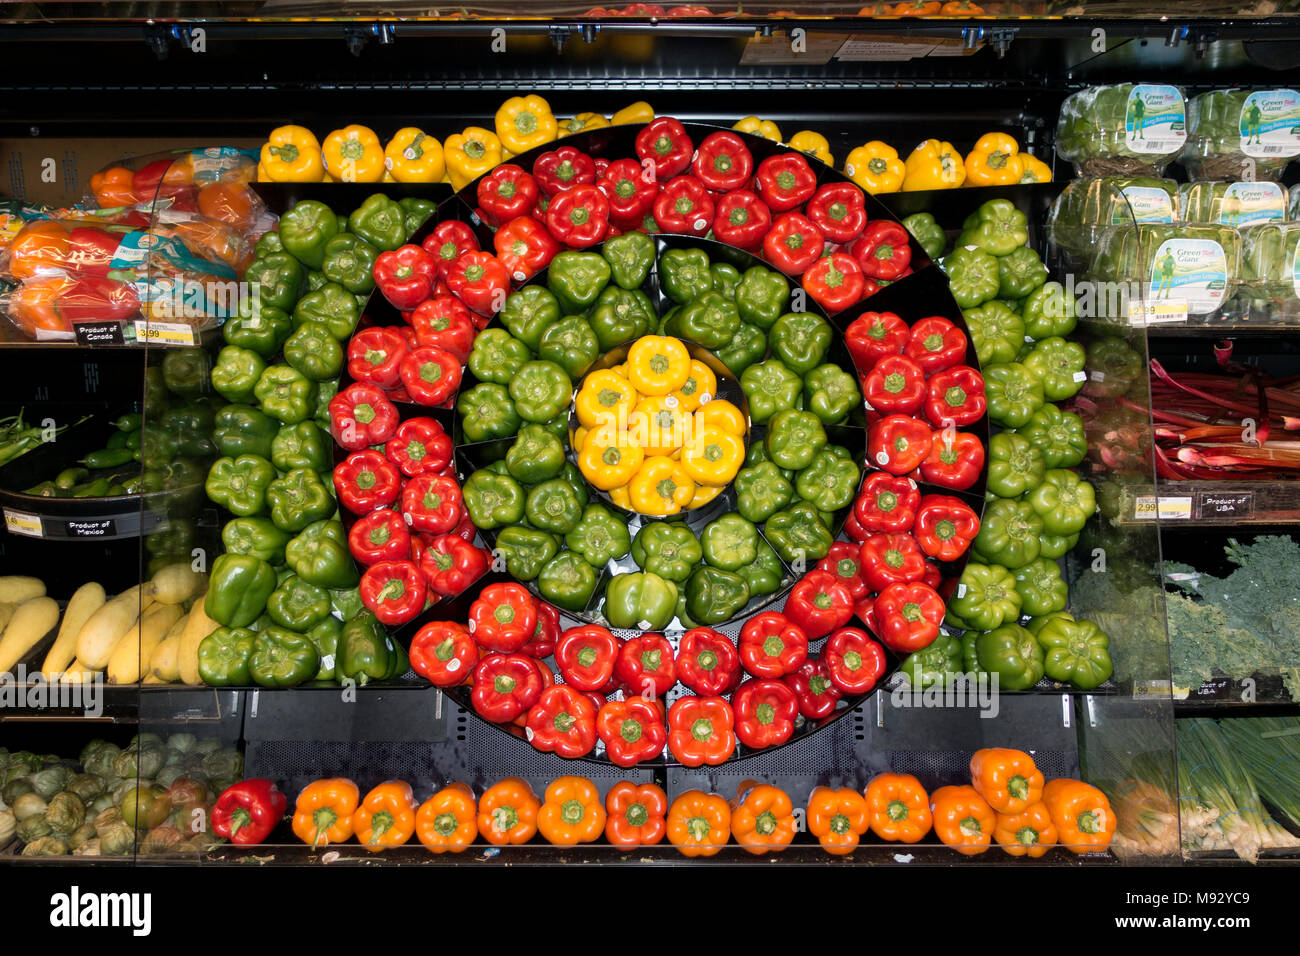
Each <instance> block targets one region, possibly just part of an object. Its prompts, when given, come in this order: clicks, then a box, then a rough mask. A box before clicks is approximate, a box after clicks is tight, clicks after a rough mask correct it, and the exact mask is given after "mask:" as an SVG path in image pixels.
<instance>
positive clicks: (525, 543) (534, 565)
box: [493, 524, 560, 581]
mask: <svg viewBox="0 0 1300 956" xmlns="http://www.w3.org/2000/svg"><path fill="white" fill-rule="evenodd" d="M559 550H560V543H559V541H558V540H556V536H555V535H553V534H549V533H548V532H546V531H539V530H538V529H537V528H529V527H525V526H524V525H521V524H512V525H510V526H509V527H506V528H502V529H501V531H500V533H499V534H498V535H497V540H496V543H495V545H494V548H493V553H494V556H495V555H496V554H500V555H501V556H502V557H504V558H505V561H506V570H507V571H509V572H510V574H511V575H513V576H514V577H516V578H518V579H519V580H520V581H531V580H532V579H533V578H535V577H537V575H538V574H539V573H541V570H542V567H543V565H545V564H546V562H547V561H550V560H551V558H553V557H555V555H556V554H557V553H558V552H559Z"/></svg>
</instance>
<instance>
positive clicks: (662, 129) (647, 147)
mask: <svg viewBox="0 0 1300 956" xmlns="http://www.w3.org/2000/svg"><path fill="white" fill-rule="evenodd" d="M694 152H695V144H694V143H692V142H691V138H690V137H689V136H687V135H686V128H685V127H684V126H682V124H681V123H679V122H677V120H675V119H673V118H672V117H671V116H660V117H657V118H656V119H653V120H651V121H650V122H649V123H647V124H646V126H645V128H644V129H642V130H641V132H639V133H637V134H636V154H637V156H638V157H639V158H640V159H641V162H642V163H643V164H644V163H645V161H646V160H650V163H651V164H652V165H653V167H654V171H655V179H657V180H659V181H660V182H661V183H662V182H667V181H668V180H670V179H672V178H673V177H674V176H677V175H678V174H680V173H681V172H683V171H684V170H685V169H686V167H687V166H689V165H690V164H691V156H692V155H693V154H694Z"/></svg>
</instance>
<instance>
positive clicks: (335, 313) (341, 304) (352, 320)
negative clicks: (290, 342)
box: [293, 282, 361, 342]
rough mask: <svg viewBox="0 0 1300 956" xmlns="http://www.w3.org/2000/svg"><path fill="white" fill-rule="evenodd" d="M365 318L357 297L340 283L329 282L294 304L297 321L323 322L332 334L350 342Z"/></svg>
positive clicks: (294, 317) (295, 319)
mask: <svg viewBox="0 0 1300 956" xmlns="http://www.w3.org/2000/svg"><path fill="white" fill-rule="evenodd" d="M360 318H361V306H360V305H358V304H357V297H356V296H355V295H353V294H352V293H351V292H349V291H348V290H347V289H345V288H343V286H341V285H339V284H338V283H337V282H326V283H325V284H324V285H323V286H321V287H320V288H319V289H316V290H315V291H314V292H308V293H307V294H306V295H305V296H303V297H302V298H301V299H299V300H298V304H297V305H295V306H294V307H293V322H294V325H295V326H296V325H298V324H300V323H302V322H319V323H320V324H321V325H323V326H325V328H327V329H329V332H330V335H332V336H334V337H335V338H336V339H338V340H339V341H340V342H346V341H347V340H348V339H350V338H351V337H352V333H353V332H354V331H355V330H356V327H357V321H358V320H359V319H360Z"/></svg>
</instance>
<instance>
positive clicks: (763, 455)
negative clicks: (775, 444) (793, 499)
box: [745, 441, 794, 494]
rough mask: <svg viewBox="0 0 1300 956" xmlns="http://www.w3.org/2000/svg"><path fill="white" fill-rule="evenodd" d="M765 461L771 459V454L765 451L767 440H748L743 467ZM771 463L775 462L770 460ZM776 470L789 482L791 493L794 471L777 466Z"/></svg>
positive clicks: (749, 466)
mask: <svg viewBox="0 0 1300 956" xmlns="http://www.w3.org/2000/svg"><path fill="white" fill-rule="evenodd" d="M765 461H772V456H771V455H769V454H768V453H767V442H764V441H754V442H750V444H749V450H748V451H746V452H745V467H746V468H753V467H754V466H755V465H761V464H763V462H765ZM772 464H774V465H775V464H776V462H774V461H772ZM777 470H778V471H780V472H781V475H782V476H783V477H784V478H785V480H786V481H788V482H791V493H792V494H793V488H794V485H793V482H794V471H793V470H791V469H789V468H781V467H779V466H778V468H777Z"/></svg>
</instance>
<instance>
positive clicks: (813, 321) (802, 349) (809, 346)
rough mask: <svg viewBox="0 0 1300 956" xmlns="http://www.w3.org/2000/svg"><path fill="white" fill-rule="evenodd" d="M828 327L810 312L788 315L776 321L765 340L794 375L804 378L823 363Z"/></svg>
mask: <svg viewBox="0 0 1300 956" xmlns="http://www.w3.org/2000/svg"><path fill="white" fill-rule="evenodd" d="M833 334H834V333H833V332H832V331H831V325H830V323H829V322H827V321H826V320H825V319H823V318H822V317H821V316H820V315H814V314H813V313H811V312H787V313H786V314H785V315H783V316H781V317H780V318H779V319H777V320H776V324H775V325H773V326H772V332H771V334H770V335H769V336H768V341H769V342H770V343H771V345H772V354H773V355H775V356H776V357H777V358H779V359H780V360H781V361H782V362H784V363H785V366H786V368H788V369H789V370H790V371H792V372H794V373H795V374H797V375H806V374H808V373H809V372H811V371H812V370H813V369H815V368H816V367H817V366H818V365H821V364H822V362H824V361H825V360H826V352H827V350H828V349H829V348H830V347H831V338H832V336H833Z"/></svg>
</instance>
